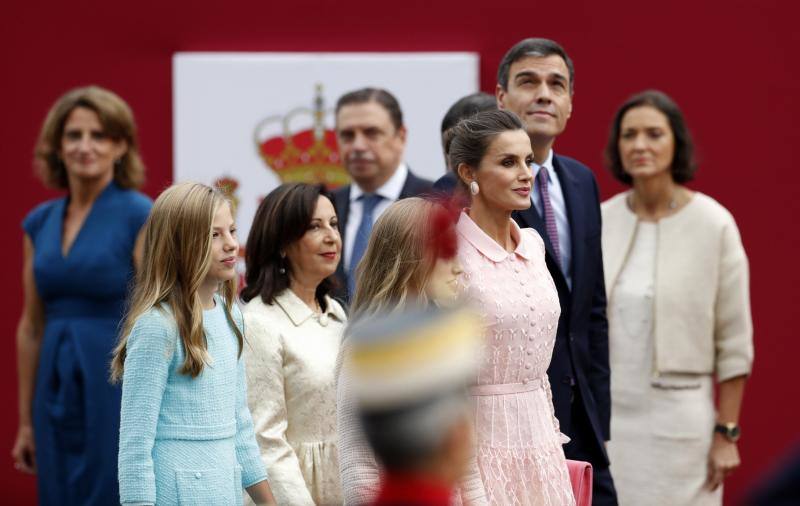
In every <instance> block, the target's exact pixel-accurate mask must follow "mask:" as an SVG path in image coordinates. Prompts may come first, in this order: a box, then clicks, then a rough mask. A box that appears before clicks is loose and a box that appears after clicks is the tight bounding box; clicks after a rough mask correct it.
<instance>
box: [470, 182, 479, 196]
mask: <svg viewBox="0 0 800 506" xmlns="http://www.w3.org/2000/svg"><path fill="white" fill-rule="evenodd" d="M480 191H481V189H480V187H478V182H477V181H473V182H471V183H470V184H469V192H470V193H471V194H473V195H477V194H478V192H480Z"/></svg>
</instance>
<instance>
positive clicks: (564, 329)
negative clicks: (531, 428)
mask: <svg viewBox="0 0 800 506" xmlns="http://www.w3.org/2000/svg"><path fill="white" fill-rule="evenodd" d="M574 79H575V71H574V67H573V64H572V60H571V59H570V57H569V56H568V55H567V53H566V52H565V51H564V49H563V48H562V47H561V46H560V45H559V44H558V43H556V42H554V41H552V40H548V39H525V40H522V41H520V42H518V43H517V44H516V45H514V46H513V47H512V48H511V49H509V51H508V52H507V53H506V55H505V56H504V57H503V60H502V61H501V62H500V66H499V68H498V71H497V87H496V93H495V94H496V97H497V106H498V107H499V108H501V109H507V110H510V111H513V112H514V113H516V114H517V115H518V116H519V117H520V118H521V119H522V121H523V122H524V123H525V126H526V130H527V132H528V136H529V137H530V139H531V147H532V149H533V155H534V162H535V163H534V164H533V167H532V171H533V177H534V181H535V182H534V191H533V192H532V194H531V198H532V200H533V205H532V206H531V207H530V208H529V209H527V210H525V211H518V212H515V213H514V215H513V217H514V219H515V220H516V221H517V223H518V224H519V225H520V227H532V228H535V229H536V230H537V231H538V232H539V235H541V236H542V239H543V240H544V242H545V249H546V255H545V259H546V262H547V268H548V270H549V271H550V274H551V276H552V277H553V281H554V282H555V285H556V289H557V290H558V298H559V301H560V303H561V317H560V319H559V323H558V334H557V337H556V344H555V347H554V349H553V357H552V359H551V362H550V367H549V369H548V371H547V373H548V376H549V377H550V384H551V387H552V391H553V405H554V407H555V413H556V417H557V418H558V420H559V422H560V425H561V431H562V432H563V433H565V434H566V435H567V436H569V438H570V442H569V443H567V444H566V445H565V446H564V452H565V453H566V456H567V458H568V459H574V460H584V461H589V462H591V464H592V466H593V467H594V487H593V492H594V500H593V504H595V505H613V504H617V497H616V491H615V489H614V482H613V480H612V478H611V473H610V471H609V462H608V456H607V455H606V451H605V442H606V441H608V439H609V425H610V416H611V413H610V411H611V395H610V388H609V387H610V385H609V381H610V371H609V365H608V321H607V319H606V295H605V285H604V281H603V261H602V251H601V247H600V232H601V219H600V204H599V196H598V193H599V192H598V189H597V182H596V181H595V178H594V175H593V174H592V171H591V170H589V168H588V167H586V166H585V165H583V164H582V163H580V162H578V161H577V160H574V159H572V158H568V157H566V156H562V155H557V154H555V153H554V152H553V144H554V143H555V140H556V138H557V137H558V136H559V135H560V134H561V133H562V132H563V131H564V129H565V128H566V126H567V120H568V119H569V117H570V115H571V114H572V97H573V91H574Z"/></svg>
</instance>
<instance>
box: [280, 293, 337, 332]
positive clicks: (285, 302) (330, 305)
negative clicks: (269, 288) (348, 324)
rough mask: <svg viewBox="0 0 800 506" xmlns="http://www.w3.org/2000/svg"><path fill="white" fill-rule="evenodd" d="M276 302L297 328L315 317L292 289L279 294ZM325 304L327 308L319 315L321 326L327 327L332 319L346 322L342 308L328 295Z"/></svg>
mask: <svg viewBox="0 0 800 506" xmlns="http://www.w3.org/2000/svg"><path fill="white" fill-rule="evenodd" d="M275 302H276V303H277V304H278V305H279V306H280V307H281V309H283V312H284V313H286V316H288V317H289V319H290V320H292V323H293V324H294V326H295V327H299V326H300V325H302V324H303V323H305V322H306V321H307V320H308V319H309V318H313V317H314V316H315V314H314V311H312V310H311V308H310V307H308V306H307V305H306V304H305V302H303V301H302V300H300V297H298V296H297V294H295V293H294V292H293V291H292V290H291V288H287V289H286V290H284V291H282V292H281V293H280V294H278V295H277V296H276V297H275ZM325 303H326V306H327V308H326V309H325V311H323V312H322V314H321V315H319V324H320V325H322V326H323V327H327V326H328V322H329V321H330V320H331V319H334V320H338V321H339V322H344V321H345V320H346V319H347V317H346V316H345V314H344V310H343V309H342V307H341V306H340V305H339V304H338V303H337V302H336V301H334V300H333V299H331V298H330V297H328V296H327V295H326V296H325Z"/></svg>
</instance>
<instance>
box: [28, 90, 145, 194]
mask: <svg viewBox="0 0 800 506" xmlns="http://www.w3.org/2000/svg"><path fill="white" fill-rule="evenodd" d="M77 107H85V108H86V109H89V110H91V111H94V113H95V114H97V117H98V118H99V119H100V124H101V125H102V126H103V132H105V134H106V135H108V137H109V138H111V139H112V140H114V141H116V142H120V141H125V143H126V144H127V146H128V149H127V151H126V152H125V154H124V155H123V156H122V158H120V160H119V163H115V164H114V181H115V182H116V183H117V184H118V185H119V186H121V187H122V188H140V187H141V186H142V184H143V183H144V164H143V163H142V158H141V156H140V155H139V138H138V135H137V133H136V122H135V121H134V119H133V112H131V108H130V107H128V104H127V103H126V102H125V101H124V100H122V99H121V98H120V97H119V96H118V95H117V94H115V93H113V92H111V91H109V90H106V89H104V88H100V87H99V86H87V87H85V88H74V89H72V90H70V91H68V92H67V93H65V94H64V95H62V96H61V97H60V98H59V99H58V100H56V103H55V104H53V106H52V107H51V108H50V111H49V112H48V113H47V117H46V118H45V120H44V124H43V125H42V130H41V131H40V132H39V139H38V141H37V142H36V149H35V150H34V155H35V165H36V169H37V173H38V175H39V177H40V178H41V179H42V181H43V182H44V184H45V185H46V186H49V187H51V188H56V189H64V188H67V187H68V186H69V184H68V181H67V170H66V168H65V167H64V163H63V162H62V161H61V159H60V156H59V153H60V151H61V138H62V137H63V136H64V124H65V123H66V122H67V117H68V116H69V115H70V113H71V112H72V111H73V110H74V109H75V108H77Z"/></svg>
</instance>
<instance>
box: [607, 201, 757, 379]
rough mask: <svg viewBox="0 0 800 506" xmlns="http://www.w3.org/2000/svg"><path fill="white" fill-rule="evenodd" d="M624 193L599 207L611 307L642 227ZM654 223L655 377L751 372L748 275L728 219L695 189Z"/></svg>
mask: <svg viewBox="0 0 800 506" xmlns="http://www.w3.org/2000/svg"><path fill="white" fill-rule="evenodd" d="M628 193H629V192H624V193H621V194H618V195H616V196H614V197H612V198H611V199H609V200H607V201H606V202H603V204H602V206H601V208H602V212H603V237H602V244H603V266H604V270H605V281H606V291H607V295H608V301H609V304H611V303H612V301H613V298H614V285H615V283H616V280H617V276H618V275H619V273H620V271H621V270H622V267H623V265H624V264H625V261H626V258H627V256H628V253H629V251H630V249H631V245H632V244H633V240H634V237H635V234H636V229H637V225H638V223H639V221H638V218H637V216H636V215H635V214H634V213H633V212H632V211H631V210H630V209H629V208H628V205H627V202H626V197H627V195H628ZM657 226H658V250H657V253H656V254H657V258H656V283H655V286H656V290H655V302H654V304H655V308H654V319H655V320H654V327H655V328H654V334H655V361H654V363H655V372H656V373H694V374H716V376H717V381H725V380H727V379H730V378H734V377H736V376H741V375H746V374H749V373H750V370H751V367H752V363H753V324H752V320H751V316H750V288H749V270H748V264H747V256H746V255H745V252H744V248H743V246H742V241H741V238H740V237H739V230H738V228H737V227H736V222H735V221H734V219H733V216H731V214H730V213H729V212H728V210H727V209H725V208H724V207H722V206H721V205H720V204H719V203H718V202H716V201H715V200H714V199H712V198H711V197H708V196H706V195H703V194H702V193H699V192H698V193H695V195H694V197H693V198H692V200H691V201H690V202H689V203H688V204H686V206H685V207H684V208H683V209H680V210H679V211H678V212H676V213H675V214H673V215H672V216H668V217H666V218H662V219H661V220H659V222H658V224H657ZM611 317H612V316H611V315H609V318H611Z"/></svg>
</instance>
